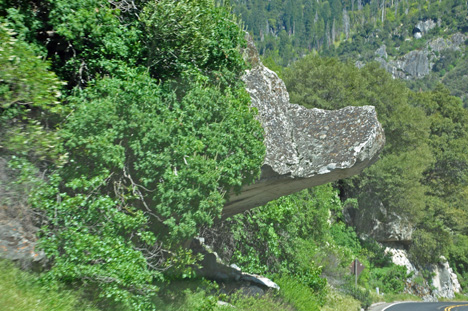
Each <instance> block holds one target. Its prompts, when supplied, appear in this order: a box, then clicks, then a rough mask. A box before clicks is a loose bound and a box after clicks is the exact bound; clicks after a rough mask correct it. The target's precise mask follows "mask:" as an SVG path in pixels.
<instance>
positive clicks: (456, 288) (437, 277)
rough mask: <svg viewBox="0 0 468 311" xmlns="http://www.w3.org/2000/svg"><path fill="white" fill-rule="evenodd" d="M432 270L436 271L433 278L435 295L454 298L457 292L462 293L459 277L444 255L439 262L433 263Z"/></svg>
mask: <svg viewBox="0 0 468 311" xmlns="http://www.w3.org/2000/svg"><path fill="white" fill-rule="evenodd" d="M430 270H431V271H432V272H433V273H434V277H433V278H432V286H434V290H433V295H434V296H436V297H438V298H448V299H452V298H455V293H460V291H461V286H460V283H459V282H458V277H457V275H456V274H455V273H454V272H453V270H452V268H451V267H450V265H449V263H448V262H447V260H446V259H445V258H444V257H442V258H441V262H440V263H439V264H437V265H432V266H431V267H430Z"/></svg>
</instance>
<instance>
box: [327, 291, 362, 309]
mask: <svg viewBox="0 0 468 311" xmlns="http://www.w3.org/2000/svg"><path fill="white" fill-rule="evenodd" d="M358 310H361V302H360V301H359V300H356V299H354V298H353V297H351V296H349V295H345V294H343V293H341V292H339V291H337V290H336V289H334V288H333V287H331V286H328V292H327V297H326V303H325V305H324V306H323V307H322V308H321V311H358Z"/></svg>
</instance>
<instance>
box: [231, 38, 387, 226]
mask: <svg viewBox="0 0 468 311" xmlns="http://www.w3.org/2000/svg"><path fill="white" fill-rule="evenodd" d="M246 54H247V58H248V59H249V61H250V63H251V64H252V69H250V70H248V71H247V72H246V74H245V75H244V77H243V80H244V81H245V83H246V87H247V91H248V92H249V94H250V96H251V98H252V106H253V107H255V108H256V109H257V110H258V119H259V121H260V122H261V124H262V125H263V128H264V129H265V145H266V156H265V160H264V164H263V167H262V172H261V176H260V179H259V180H258V181H257V182H256V183H254V184H253V185H250V186H246V187H244V188H243V189H242V192H241V193H240V194H238V195H231V198H230V201H229V202H228V203H227V204H226V205H225V208H224V217H229V216H232V215H234V214H237V213H241V212H243V211H245V210H248V209H251V208H253V207H256V206H260V205H264V204H266V203H268V202H269V201H271V200H274V199H277V198H279V197H281V196H284V195H288V194H291V193H294V192H297V191H300V190H302V189H305V188H310V187H313V186H317V185H320V184H324V183H328V182H331V181H335V180H338V179H342V178H346V177H349V176H352V175H355V174H359V173H360V172H361V171H362V170H363V169H364V168H366V167H368V166H369V165H371V164H372V163H374V162H375V161H376V160H377V159H378V155H379V153H380V151H381V150H382V148H383V146H384V143H385V137H384V132H383V129H382V126H381V125H380V123H379V122H378V120H377V115H376V112H375V110H374V107H372V106H364V107H346V108H343V109H340V110H335V111H326V110H321V109H307V108H304V107H302V106H300V105H295V104H291V103H289V94H288V92H287V91H286V87H285V85H284V82H283V81H282V80H281V79H280V78H279V77H278V76H277V75H276V74H275V73H274V72H273V71H271V70H269V69H268V68H266V67H265V66H263V65H262V63H261V62H260V60H259V58H258V54H257V53H256V51H255V47H254V46H253V43H252V42H251V41H250V42H249V48H248V49H247V51H246Z"/></svg>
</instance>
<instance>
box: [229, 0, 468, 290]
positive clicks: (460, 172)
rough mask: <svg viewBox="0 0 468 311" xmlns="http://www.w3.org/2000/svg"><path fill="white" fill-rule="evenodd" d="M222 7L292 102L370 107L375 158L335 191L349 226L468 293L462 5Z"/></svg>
mask: <svg viewBox="0 0 468 311" xmlns="http://www.w3.org/2000/svg"><path fill="white" fill-rule="evenodd" d="M232 3H233V10H234V12H236V13H238V14H239V16H241V17H242V19H243V21H244V23H245V25H246V28H247V29H248V30H249V31H250V32H251V33H253V35H254V37H255V39H256V42H257V44H258V45H259V47H260V51H261V53H262V54H263V57H264V58H263V59H264V61H265V63H266V64H267V66H270V68H272V69H274V70H276V71H277V72H278V73H279V74H281V75H282V76H283V78H284V80H285V83H286V85H287V88H288V91H289V92H290V96H291V102H293V103H298V104H301V105H305V106H306V107H310V108H312V107H316V108H323V109H338V108H341V107H344V106H347V105H369V104H370V105H374V106H375V107H376V109H377V112H378V115H379V119H380V121H381V122H382V124H383V126H384V129H385V133H386V137H387V143H386V147H385V150H384V153H383V155H382V157H381V160H380V161H379V162H377V163H376V164H375V165H374V166H372V167H370V168H369V169H367V170H366V171H365V172H364V173H363V174H361V175H360V176H357V177H353V178H351V179H348V180H343V181H340V182H338V183H336V184H335V185H334V187H335V189H337V190H339V191H340V197H341V199H342V200H343V201H344V200H346V199H357V208H356V207H352V208H349V209H348V208H346V207H345V216H344V218H346V217H348V218H347V223H348V224H349V225H353V226H354V227H355V230H356V231H357V232H358V233H359V234H360V236H361V237H365V238H367V239H368V238H374V239H376V240H378V241H380V242H382V243H384V244H385V243H397V244H398V243H400V245H404V247H405V248H406V249H408V250H409V254H410V258H411V260H412V261H413V262H414V263H415V264H417V265H419V266H420V267H422V268H423V267H427V265H428V264H429V263H435V262H438V261H439V260H440V256H441V255H444V256H445V257H447V258H448V259H449V262H450V263H451V265H452V267H454V269H455V270H456V272H457V273H458V276H459V280H460V281H461V282H462V285H463V287H464V288H465V290H466V285H467V283H466V277H467V276H468V274H467V272H468V271H467V270H466V267H467V265H466V258H468V253H467V244H466V242H467V241H468V236H467V234H468V231H467V228H466V226H465V224H466V223H467V220H468V214H467V213H468V208H467V205H466V194H467V189H468V188H467V186H468V161H467V160H468V159H467V151H468V150H467V146H468V140H467V139H468V128H467V121H468V119H467V118H468V113H467V110H466V109H464V108H463V107H464V106H465V107H466V100H467V92H466V83H465V82H466V74H467V72H466V68H468V67H467V64H468V61H467V54H466V41H465V40H466V34H467V32H468V19H467V12H468V7H467V6H466V2H464V1H385V0H383V1H357V2H355V1H232ZM319 55H320V56H319ZM411 62H412V63H411ZM411 66H413V67H411ZM284 67H287V68H284ZM358 67H359V68H358ZM381 67H383V68H381ZM412 69H414V70H412ZM386 71H389V72H390V73H388V72H386ZM392 75H393V77H392ZM398 78H401V79H402V81H400V80H399V79H398ZM464 103H465V104H464ZM371 219H372V220H371ZM396 227H398V228H400V229H398V230H397V231H394V230H395V228H396ZM401 228H406V229H401ZM390 245H392V244H390Z"/></svg>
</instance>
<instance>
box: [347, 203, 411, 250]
mask: <svg viewBox="0 0 468 311" xmlns="http://www.w3.org/2000/svg"><path fill="white" fill-rule="evenodd" d="M343 216H344V217H345V221H346V223H347V224H348V225H350V226H353V227H354V228H356V231H357V232H358V233H359V234H360V236H361V237H363V238H367V237H371V238H372V239H374V240H376V241H378V242H381V243H389V242H396V243H399V244H402V245H407V244H409V243H411V236H412V234H413V226H412V225H411V223H410V222H409V221H408V220H407V219H406V218H405V217H403V216H401V215H398V214H397V213H395V212H392V211H389V210H388V209H387V208H385V206H384V204H383V203H382V202H381V201H379V200H378V199H377V198H374V199H373V200H369V201H368V202H364V204H363V206H362V207H360V208H359V209H356V208H354V207H345V209H344V211H343Z"/></svg>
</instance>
